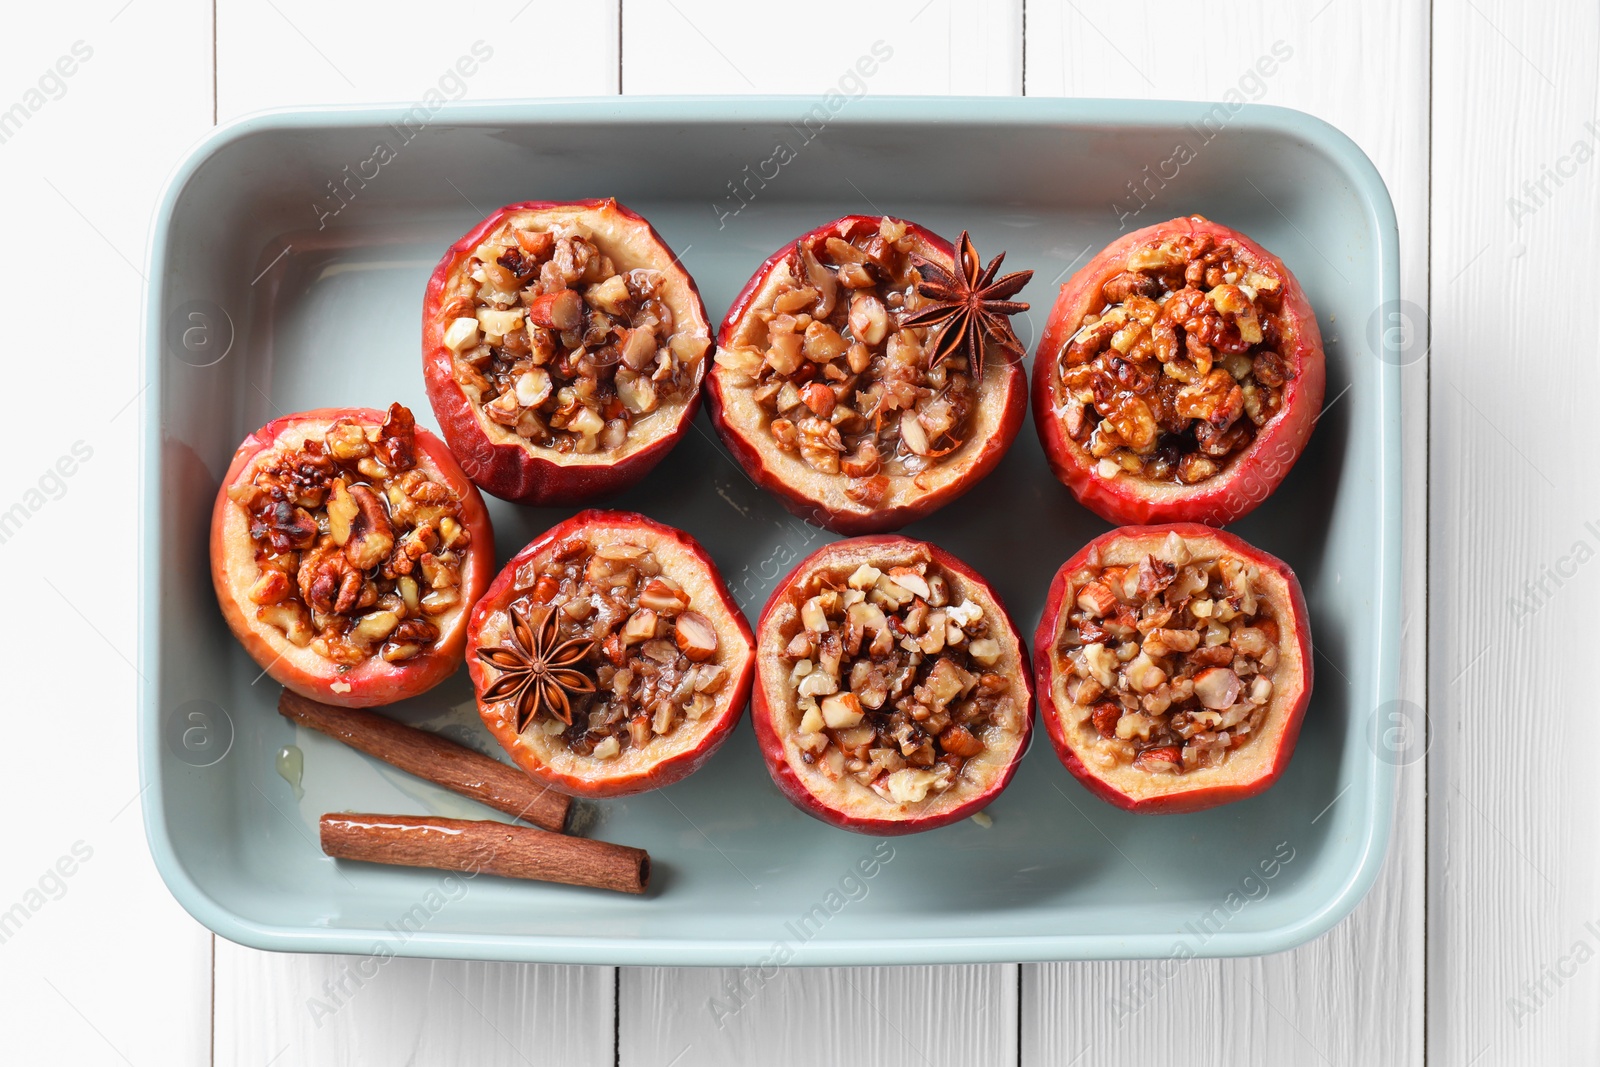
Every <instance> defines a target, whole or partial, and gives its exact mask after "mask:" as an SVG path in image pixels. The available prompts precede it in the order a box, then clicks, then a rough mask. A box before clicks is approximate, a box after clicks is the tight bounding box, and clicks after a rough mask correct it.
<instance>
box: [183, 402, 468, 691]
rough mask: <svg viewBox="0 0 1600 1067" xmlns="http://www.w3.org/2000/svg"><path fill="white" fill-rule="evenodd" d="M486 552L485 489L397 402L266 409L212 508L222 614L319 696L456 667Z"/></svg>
mask: <svg viewBox="0 0 1600 1067" xmlns="http://www.w3.org/2000/svg"><path fill="white" fill-rule="evenodd" d="M493 568H494V532H493V530H491V528H490V526H489V514H488V512H486V511H485V510H484V507H483V498H482V497H480V496H479V495H478V491H477V489H475V488H473V485H472V483H471V482H470V481H468V480H467V476H466V475H465V474H463V473H462V471H461V468H460V467H459V466H458V465H457V464H456V461H455V458H454V457H453V456H451V454H450V450H449V449H447V448H446V447H445V445H444V442H443V441H441V440H439V439H438V438H437V437H435V436H434V435H433V434H431V433H429V432H428V431H426V430H422V429H418V428H417V427H416V425H415V424H414V422H413V421H412V417H411V412H410V411H409V410H407V409H406V408H404V407H401V406H400V405H399V404H394V405H391V406H390V408H389V410H388V412H387V414H386V413H383V412H379V411H373V410H371V409H369V408H324V409H321V410H317V411H307V412H304V413H302V414H299V415H289V416H286V417H285V418H281V419H276V420H274V421H272V422H269V423H268V424H267V425H265V426H263V427H262V428H261V429H259V430H257V431H256V432H255V433H253V434H251V435H250V436H249V437H247V438H245V439H244V443H243V444H241V445H240V446H239V450H238V451H237V452H235V453H234V456H233V463H232V465H231V466H229V468H228V473H227V476H226V477H225V478H223V481H222V489H221V491H220V492H218V493H217V502H216V505H215V507H214V508H213V510H212V516H211V580H212V582H213V584H214V585H215V586H216V590H217V602H218V603H219V604H221V606H222V614H223V616H224V617H225V618H226V619H227V620H228V626H229V628H230V629H232V630H233V633H234V636H235V637H237V638H238V639H239V641H240V642H241V643H242V644H243V645H244V647H245V650H246V651H248V652H249V653H250V655H251V657H252V658H253V659H254V660H255V661H256V662H257V663H259V664H261V666H262V668H263V669H264V670H265V671H266V672H267V673H268V674H270V675H271V676H272V677H273V678H275V679H276V680H277V681H278V682H280V683H282V684H283V685H284V686H285V687H287V688H289V689H291V690H293V691H294V692H296V693H299V694H300V695H301V696H304V697H309V698H310V699H312V700H320V701H322V702H323V703H326V704H337V705H340V706H342V707H348V708H364V707H371V706H372V705H374V704H388V703H391V702H393V701H396V700H401V699H403V698H405V697H411V696H416V695H417V694H418V693H421V692H423V691H425V690H427V689H430V688H432V687H433V686H435V685H437V684H438V683H439V682H441V681H443V680H444V679H445V678H447V677H448V676H449V675H451V674H452V673H454V672H455V670H456V668H457V667H459V666H461V659H462V656H463V650H464V649H465V648H466V642H467V615H468V612H469V610H470V609H471V607H472V604H473V602H474V601H476V600H477V599H478V597H479V595H481V594H482V593H483V590H484V588H485V587H486V586H487V585H488V584H489V577H490V572H491V571H492V570H493Z"/></svg>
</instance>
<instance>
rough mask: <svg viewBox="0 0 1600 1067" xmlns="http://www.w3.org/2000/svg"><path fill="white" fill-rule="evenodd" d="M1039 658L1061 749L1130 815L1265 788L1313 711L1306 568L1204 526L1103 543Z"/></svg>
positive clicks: (1047, 713) (1042, 702)
mask: <svg viewBox="0 0 1600 1067" xmlns="http://www.w3.org/2000/svg"><path fill="white" fill-rule="evenodd" d="M1034 656H1035V670H1036V672H1037V674H1038V686H1039V707H1040V712H1041V714H1042V715H1043V717H1044V722H1045V728H1046V730H1047V731H1048V732H1049V734H1050V740H1051V742H1052V743H1053V744H1054V745H1055V748H1056V754H1057V755H1059V756H1060V757H1061V762H1062V763H1064V764H1066V767H1067V770H1069V771H1071V772H1072V773H1073V774H1074V775H1076V776H1077V778H1078V780H1079V781H1081V782H1082V783H1083V784H1084V785H1085V786H1087V787H1088V789H1089V791H1090V792H1092V793H1094V794H1095V795H1096V796H1098V797H1100V798H1101V799H1102V800H1106V801H1108V802H1110V803H1112V804H1115V805H1116V806H1117V807H1119V808H1125V809H1127V810H1128V811H1137V812H1151V813H1161V812H1176V811H1199V810H1200V809H1202V808H1209V807H1214V806H1215V805H1218V804H1226V803H1227V802H1229V801H1232V800H1240V799H1242V798H1244V797H1250V796H1255V795H1256V794H1257V793H1260V792H1261V791H1262V790H1264V789H1266V788H1267V787H1268V786H1270V785H1272V783H1273V782H1275V781H1277V780H1278V776H1279V775H1281V774H1282V773H1283V770H1284V768H1285V767H1286V766H1288V763H1289V757H1290V756H1291V755H1292V754H1293V753H1294V743H1295V739H1296V738H1297V737H1298V736H1299V734H1300V721H1301V719H1302V718H1303V717H1304V716H1305V710H1306V704H1307V703H1309V702H1310V700H1311V631H1310V629H1309V627H1308V624H1307V617H1306V602H1305V597H1304V595H1303V594H1302V593H1301V591H1300V583H1299V581H1297V580H1296V579H1295V576H1294V572H1293V571H1291V570H1290V569H1289V566H1288V565H1287V564H1286V563H1283V562H1282V561H1281V560H1277V559H1274V558H1273V557H1272V556H1269V555H1267V554H1266V553H1265V552H1262V551H1260V550H1259V549H1256V548H1252V547H1251V546H1249V545H1247V544H1245V543H1244V542H1243V541H1241V540H1239V538H1237V537H1234V536H1233V535H1232V534H1229V533H1224V532H1222V531H1220V530H1215V529H1212V528H1211V527H1209V526H1202V525H1200V524H1198V523H1180V524H1175V525H1168V526H1126V527H1123V528H1121V529H1118V530H1112V531H1111V532H1110V533H1107V534H1104V535H1102V536H1100V537H1097V538H1095V539H1094V540H1093V541H1091V542H1089V544H1088V545H1087V546H1085V547H1084V549H1083V550H1082V551H1081V552H1079V553H1078V554H1077V555H1075V556H1073V557H1072V558H1071V559H1069V560H1067V562H1066V563H1064V564H1062V566H1061V569H1060V570H1059V571H1057V572H1056V576H1055V580H1054V581H1053V582H1051V584H1050V592H1049V594H1048V596H1047V598H1046V600H1045V609H1044V617H1043V618H1042V619H1041V620H1040V622H1039V630H1038V633H1036V634H1035V635H1034Z"/></svg>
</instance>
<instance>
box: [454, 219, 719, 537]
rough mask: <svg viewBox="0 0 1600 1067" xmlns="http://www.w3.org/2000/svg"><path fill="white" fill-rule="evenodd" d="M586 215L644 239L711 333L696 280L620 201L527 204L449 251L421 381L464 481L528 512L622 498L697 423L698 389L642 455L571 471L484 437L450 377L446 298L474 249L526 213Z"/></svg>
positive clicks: (710, 353)
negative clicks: (682, 285)
mask: <svg viewBox="0 0 1600 1067" xmlns="http://www.w3.org/2000/svg"><path fill="white" fill-rule="evenodd" d="M530 211H532V212H540V213H544V212H567V213H570V212H573V211H582V212H584V213H585V214H586V216H587V217H589V218H590V219H592V220H595V221H596V223H597V228H614V229H617V230H626V231H627V232H629V233H642V234H644V235H646V236H647V237H648V240H650V241H652V242H654V244H655V246H656V247H657V249H658V250H659V254H660V258H661V266H660V268H659V269H662V270H663V272H667V271H670V272H672V273H675V274H677V275H678V276H679V277H680V278H681V279H682V280H683V282H684V283H685V285H686V287H687V289H688V291H689V293H690V295H691V298H692V299H691V303H692V307H691V308H690V312H691V314H692V315H693V316H694V317H695V319H696V320H697V321H698V322H699V323H700V324H702V325H703V326H705V328H706V332H707V335H708V336H709V334H710V325H709V324H710V318H709V316H707V314H706V308H705V303H704V301H702V300H701V299H700V291H699V289H698V288H696V286H695V283H694V279H693V278H692V277H690V275H689V273H688V271H686V270H685V269H684V268H683V267H682V266H681V265H679V264H678V263H677V261H676V258H675V257H674V255H673V253H672V251H671V249H670V248H668V247H667V244H666V242H665V241H663V240H662V239H661V235H660V234H658V233H656V231H655V228H654V227H652V226H651V225H650V223H648V222H647V221H645V219H644V218H642V217H641V216H639V215H637V214H635V213H634V212H632V211H630V210H628V209H627V208H625V207H623V206H622V205H621V204H619V203H617V202H616V201H615V200H611V199H604V200H568V201H554V200H527V201H523V202H521V203H517V204H507V205H506V206H505V207H503V208H501V209H499V210H498V211H496V212H494V213H493V214H491V215H490V216H489V217H488V218H486V219H484V220H483V221H482V222H480V223H479V224H478V225H477V226H475V227H473V229H472V230H471V231H470V232H469V233H468V234H467V235H466V236H465V237H463V238H461V240H459V241H457V242H456V243H455V244H453V245H451V246H450V249H449V251H447V252H446V253H445V254H444V258H443V259H441V260H440V261H439V265H438V266H437V267H435V268H434V271H433V275H432V277H430V278H429V279H428V289H427V295H426V296H425V298H424V299H423V304H422V374H423V379H424V384H425V386H426V388H427V393H428V402H429V403H430V404H431V405H432V406H433V415H434V418H435V419H437V420H438V422H439V429H440V432H441V433H443V434H444V438H445V440H446V441H448V442H449V443H450V448H451V450H452V451H453V452H454V453H455V455H456V458H457V459H458V460H460V463H461V467H462V469H463V470H465V471H466V472H467V475H468V476H469V477H470V478H471V479H472V480H473V482H475V483H476V484H477V485H478V486H479V487H480V488H481V489H483V491H484V492H486V493H490V494H492V495H493V496H497V497H499V498H501V499H502V500H509V501H512V502H513V503H517V504H526V505H528V506H530V507H545V506H549V505H558V504H581V503H585V502H587V501H590V500H593V499H595V498H597V497H601V496H606V495H609V494H612V493H619V492H621V491H622V490H624V489H627V488H629V487H630V486H633V485H636V484H637V483H638V482H639V481H640V480H641V479H642V478H644V476H645V475H646V474H648V473H650V471H651V469H652V468H654V467H655V465H656V464H657V463H660V462H661V460H662V459H663V458H665V456H666V454H667V453H668V452H670V451H672V448H673V446H674V445H676V444H677V443H678V441H679V439H681V438H682V437H683V434H684V433H685V431H687V430H688V428H689V424H690V423H691V422H693V421H694V416H695V413H696V412H698V411H699V410H700V390H699V388H698V384H697V387H696V388H695V389H694V390H692V391H691V392H690V394H689V398H688V400H687V401H686V402H685V403H684V405H683V407H682V409H681V410H680V411H679V413H678V418H677V422H676V424H675V428H674V429H673V430H672V431H671V432H670V433H667V434H665V435H663V436H662V437H660V438H659V439H657V440H655V441H653V442H652V443H650V444H649V445H647V446H646V447H644V448H641V449H639V450H638V451H636V452H632V453H630V454H628V455H626V456H624V457H622V458H621V459H619V460H617V461H615V462H613V463H609V464H572V463H562V462H557V461H556V460H553V459H551V458H549V457H548V456H547V455H545V454H543V453H545V452H546V451H548V450H543V449H541V450H540V453H539V454H535V453H534V452H533V451H531V450H530V449H529V448H526V447H523V446H522V445H519V444H517V443H516V442H514V441H493V440H491V439H490V438H489V436H488V435H487V434H486V433H485V432H484V429H483V426H482V425H481V424H480V423H479V421H478V417H477V415H476V414H475V413H474V411H473V405H472V402H471V400H469V399H468V397H467V394H466V393H465V392H463V391H462V389H461V386H460V385H459V384H458V383H457V382H456V380H455V375H454V374H453V373H452V371H451V352H450V349H449V348H447V347H446V346H445V343H444V324H443V323H442V321H441V316H440V311H441V305H442V303H443V299H444V292H445V289H446V287H447V285H448V284H449V279H450V276H451V274H452V273H453V272H454V271H455V269H456V267H457V266H459V265H460V264H461V263H462V262H463V261H465V260H466V259H467V258H469V257H470V256H471V255H472V253H473V250H474V249H476V248H477V247H478V246H479V245H480V244H482V243H483V241H484V239H485V238H487V237H488V236H489V234H491V233H492V232H493V231H494V230H495V229H496V228H497V227H499V226H500V225H501V224H502V223H503V222H505V220H506V219H507V218H508V217H509V216H512V215H517V214H521V213H524V212H530ZM715 354H716V349H715V347H714V346H711V347H708V348H707V349H706V352H705V355H704V356H702V357H701V361H700V367H699V371H698V373H699V374H700V375H701V376H702V377H703V375H704V374H705V368H706V366H707V365H708V364H710V363H711V361H712V358H713V357H714V356H715Z"/></svg>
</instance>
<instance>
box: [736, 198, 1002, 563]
mask: <svg viewBox="0 0 1600 1067" xmlns="http://www.w3.org/2000/svg"><path fill="white" fill-rule="evenodd" d="M880 221H881V216H876V215H846V216H845V217H844V218H841V219H836V220H834V221H833V222H830V223H828V224H827V225H824V226H819V227H817V228H816V229H814V230H811V231H810V232H808V233H804V234H801V235H800V236H799V237H797V238H795V239H794V240H793V241H791V242H789V243H788V244H786V245H784V246H783V247H782V248H780V249H778V250H777V251H776V252H774V253H773V254H772V255H770V256H768V257H767V259H766V262H764V263H762V264H761V267H760V269H758V270H757V271H756V273H755V275H754V276H752V277H751V279H750V280H749V281H748V282H746V283H745V286H744V288H743V289H741V290H740V291H739V295H738V296H736V297H734V300H733V306H732V307H730V308H729V309H728V314H727V316H726V317H725V318H723V320H722V326H721V327H720V329H719V330H718V331H717V344H718V346H719V347H721V346H725V345H726V344H727V343H728V342H729V340H730V339H731V338H732V336H733V334H734V331H735V330H737V329H738V327H739V323H740V320H741V319H743V318H744V316H745V313H746V312H748V311H749V310H750V303H751V301H752V300H753V299H754V298H755V296H756V294H757V293H759V292H760V291H761V288H762V286H764V285H765V284H766V282H767V279H768V277H769V276H770V275H771V274H772V272H773V271H774V270H776V269H777V268H778V266H779V265H780V264H781V263H783V262H784V261H785V260H786V259H787V258H788V257H789V256H790V255H791V254H793V253H794V251H795V250H796V249H797V248H799V247H800V245H801V244H802V243H805V242H809V241H813V240H818V239H826V238H828V237H838V238H839V239H841V240H849V239H851V238H852V237H853V236H856V235H858V234H860V233H861V232H862V231H863V230H872V231H876V230H877V228H878V224H879V222H880ZM902 221H904V220H902ZM906 226H907V229H908V231H909V232H912V233H915V234H916V235H917V236H918V237H920V238H921V239H922V240H923V241H925V242H926V243H927V244H928V245H929V246H930V247H931V248H932V249H934V250H936V251H937V252H938V253H939V255H940V256H941V257H942V259H943V263H944V265H946V266H950V265H953V264H954V263H955V247H954V246H953V245H951V243H950V242H949V241H947V240H945V239H944V238H943V237H940V236H939V235H938V234H936V233H934V232H933V231H931V230H929V229H927V228H926V227H923V226H919V225H917V224H916V223H914V222H907V223H906ZM989 366H998V367H1000V368H1002V371H1001V373H1002V374H1003V375H1004V378H1003V382H1002V383H1001V387H1000V388H1001V391H1002V394H1003V395H1002V399H1001V400H1000V401H999V402H1000V403H1001V404H1002V405H1003V412H1002V416H1001V420H1000V424H999V426H998V427H997V428H996V430H995V432H994V433H992V434H990V436H989V438H988V440H986V441H985V442H984V443H983V447H982V450H981V452H980V454H979V456H978V457H977V458H976V459H975V461H974V462H973V464H972V467H971V468H970V470H969V471H968V472H967V473H966V475H965V476H964V477H962V478H961V479H960V480H958V481H954V482H951V483H949V484H947V485H943V486H940V487H939V488H938V489H936V490H934V491H933V492H930V493H927V494H924V495H923V496H921V497H918V498H917V499H916V500H915V501H914V502H910V503H907V504H905V505H901V506H898V507H888V508H880V509H877V510H874V511H870V512H864V513H863V512H851V511H834V510H830V509H827V508H825V507H823V506H822V505H821V504H819V503H818V502H817V501H816V500H814V499H812V498H811V497H808V496H805V495H804V494H802V493H799V492H797V491H796V490H795V489H794V487H793V486H791V485H790V484H789V483H788V482H786V481H784V480H783V479H782V478H779V477H778V476H777V475H776V474H774V472H773V471H772V470H771V468H769V467H768V466H767V464H766V463H765V462H764V461H763V460H762V457H761V453H760V452H759V451H758V450H757V449H756V447H755V445H754V444H752V443H751V441H750V440H749V439H748V438H747V437H745V436H744V434H743V433H741V432H740V431H739V430H738V429H736V428H734V427H733V426H731V425H730V424H729V422H728V420H727V418H726V417H725V410H726V407H727V404H726V400H725V397H724V391H725V390H728V389H732V388H734V387H733V386H732V385H729V384H727V383H726V382H725V381H724V379H725V378H726V377H727V375H726V374H725V373H722V369H721V368H720V367H717V366H715V365H713V366H712V367H711V370H710V371H709V372H708V373H707V374H706V383H705V393H706V409H707V411H708V413H709V414H710V416H711V424H712V425H713V426H715V427H716V429H717V435H718V436H719V437H721V438H722V443H723V444H724V445H725V446H727V449H728V451H729V452H731V453H733V458H734V459H735V460H736V461H737V462H738V464H739V466H741V467H743V468H744V470H745V473H746V474H748V475H749V476H750V478H751V480H752V481H754V482H755V483H756V484H757V485H759V486H761V487H762V488H763V489H766V490H767V491H769V492H771V493H772V494H773V495H774V496H776V497H777V498H778V501H779V503H781V504H782V505H783V506H784V507H785V508H786V509H788V511H789V512H790V513H791V514H793V515H796V516H798V517H799V518H802V519H804V520H806V521H807V522H811V523H815V524H816V525H818V526H821V527H823V528H824V529H828V530H832V531H833V532H834V533H837V534H843V535H845V536H855V535H858V534H872V533H882V532H884V531H887V530H897V529H899V528H900V527H902V526H906V525H908V524H910V523H913V522H915V521H916V520H918V519H920V518H922V517H923V516H925V515H930V514H932V513H933V512H935V511H937V510H939V509H940V508H942V507H944V506H945V505H946V504H948V503H950V502H951V501H952V500H955V499H956V498H957V497H960V496H961V495H962V494H964V493H966V492H967V491H968V490H969V489H971V488H972V487H973V486H975V485H977V484H978V483H979V482H980V481H982V480H983V479H984V478H985V477H987V476H988V474H989V472H990V471H992V470H994V468H995V467H996V466H998V465H999V463H1000V460H1001V459H1003V458H1004V457H1005V454H1006V451H1007V450H1008V449H1010V447H1011V443H1012V442H1013V441H1015V440H1016V438H1017V433H1018V432H1019V431H1020V430H1021V429H1022V420H1023V418H1024V417H1025V416H1026V414H1027V407H1028V404H1027V391H1028V385H1027V373H1026V372H1025V371H1024V370H1023V368H1022V364H1021V363H1020V362H1018V363H1007V362H1005V361H1004V360H1003V359H999V358H991V359H989V360H987V361H986V366H985V370H984V377H985V378H986V379H987V378H989V377H990V375H991V372H990V371H989V369H988V367H989ZM987 388H991V389H992V388H994V387H993V386H992V385H990V386H988V387H987ZM990 402H991V403H993V401H990Z"/></svg>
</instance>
